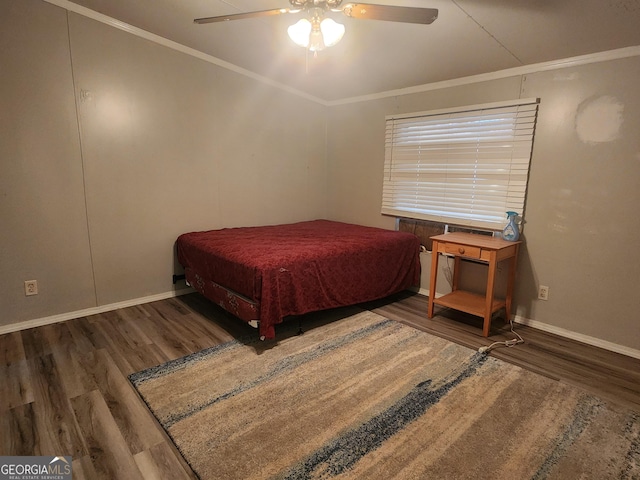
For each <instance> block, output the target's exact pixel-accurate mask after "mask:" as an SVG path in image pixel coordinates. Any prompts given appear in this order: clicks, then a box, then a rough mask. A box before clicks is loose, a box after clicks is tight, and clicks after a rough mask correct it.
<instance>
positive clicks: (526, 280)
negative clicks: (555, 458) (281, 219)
mask: <svg viewBox="0 0 640 480" xmlns="http://www.w3.org/2000/svg"><path fill="white" fill-rule="evenodd" d="M638 78H640V58H639V57H632V58H626V59H622V60H612V61H607V62H600V63H593V64H590V65H583V66H576V67H572V68H565V69H559V70H554V71H542V72H539V73H533V74H528V75H521V76H515V77H511V78H504V79H499V80H493V81H485V82H481V83H475V84H469V85H464V86H458V87H451V88H442V89H439V90H432V91H427V92H422V93H415V94H410V95H403V96H397V97H391V98H383V99H375V100H373V99H372V100H370V101H362V102H358V103H348V104H344V105H340V106H335V107H332V108H331V109H330V112H329V123H328V124H329V135H328V138H329V145H328V161H329V167H328V168H329V178H330V185H329V198H330V205H329V208H330V215H331V216H332V217H334V218H338V219H340V220H344V221H352V222H360V223H366V224H370V225H378V226H383V227H391V226H392V225H393V219H391V218H386V217H384V216H382V215H380V213H379V212H380V206H381V197H382V169H383V162H384V122H385V120H384V117H385V115H389V114H393V113H397V112H401V113H405V112H416V111H424V110H431V109H438V108H444V107H453V106H459V105H473V104H481V103H487V102H492V101H499V100H509V99H517V98H531V97H539V98H540V110H539V117H538V126H537V130H536V134H535V140H534V147H533V157H532V163H531V171H530V179H529V188H528V197H527V204H526V214H525V221H526V224H525V226H524V235H523V240H524V242H525V243H524V248H523V249H522V253H521V255H520V258H519V272H518V276H517V283H516V296H515V305H516V313H517V315H518V317H519V319H520V320H521V321H530V320H533V323H534V324H537V326H542V327H544V328H548V329H550V330H555V331H558V332H560V333H569V334H572V335H573V334H574V333H575V334H576V335H573V336H576V337H577V338H580V337H584V338H585V339H588V340H596V342H595V343H598V342H599V341H602V342H601V343H602V344H603V345H605V346H611V345H613V346H616V348H617V346H621V347H622V348H620V349H618V350H620V351H624V350H625V349H627V350H635V351H636V352H637V351H638V350H640V329H639V328H638V326H637V322H636V320H637V316H638V306H639V303H638V286H637V279H638V278H640V250H639V249H638V239H639V238H640V215H638V214H637V213H636V212H635V210H636V206H637V205H638V203H639V201H640V193H639V192H640V189H639V188H638V186H639V185H640V135H638V131H640V88H638ZM356 120H357V121H356ZM422 258H423V276H422V285H421V287H422V288H423V289H426V290H429V286H428V271H429V269H430V257H429V256H428V255H423V256H422ZM471 269H472V270H473V267H471ZM472 275H473V276H475V277H476V278H478V279H481V278H482V275H481V274H480V275H479V274H478V273H477V272H475V273H474V272H472ZM441 284H442V282H439V283H438V290H439V291H440V288H441ZM539 284H544V285H548V286H549V287H550V299H549V300H548V301H541V300H537V288H538V285H539ZM442 288H443V289H444V288H446V284H444V285H443V286H442ZM609 344H611V345H609Z"/></svg>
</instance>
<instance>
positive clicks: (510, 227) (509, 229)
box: [502, 212, 520, 242]
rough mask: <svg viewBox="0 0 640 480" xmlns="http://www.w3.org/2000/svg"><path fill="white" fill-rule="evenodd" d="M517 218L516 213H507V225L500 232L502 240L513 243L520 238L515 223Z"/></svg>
mask: <svg viewBox="0 0 640 480" xmlns="http://www.w3.org/2000/svg"><path fill="white" fill-rule="evenodd" d="M517 216H518V214H517V213H516V212H507V225H506V226H505V227H504V230H502V238H504V239H505V240H509V241H510V242H515V241H516V240H518V238H520V229H519V228H518V224H517V223H516V217H517Z"/></svg>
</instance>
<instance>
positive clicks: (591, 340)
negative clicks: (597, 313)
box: [418, 288, 640, 359]
mask: <svg viewBox="0 0 640 480" xmlns="http://www.w3.org/2000/svg"><path fill="white" fill-rule="evenodd" d="M418 294H420V295H424V296H426V297H428V296H429V290H427V289H425V288H421V289H420V290H418ZM440 296H442V295H441V294H436V298H437V297H440ZM513 321H514V322H515V323H519V324H520V325H526V326H527V327H531V328H535V329H537V330H542V331H543V332H548V333H552V334H554V335H558V336H559V337H564V338H568V339H570V340H575V341H577V342H580V343H584V344H586V345H591V346H594V347H598V348H602V349H604V350H609V351H611V352H615V353H620V354H622V355H626V356H627V357H632V358H637V359H640V350H637V349H635V348H631V347H625V346H624V345H619V344H617V343H613V342H608V341H606V340H602V339H600V338H596V337H591V336H589V335H584V334H582V333H578V332H574V331H572V330H567V329H564V328H560V327H556V326H554V325H549V324H548V323H544V322H540V321H538V320H532V319H530V318H525V317H521V316H519V315H514V316H513Z"/></svg>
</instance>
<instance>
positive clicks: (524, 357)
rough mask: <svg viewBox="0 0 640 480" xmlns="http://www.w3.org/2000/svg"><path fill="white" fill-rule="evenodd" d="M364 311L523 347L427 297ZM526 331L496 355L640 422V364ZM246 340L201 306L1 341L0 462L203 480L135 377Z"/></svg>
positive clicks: (240, 328)
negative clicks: (430, 312)
mask: <svg viewBox="0 0 640 480" xmlns="http://www.w3.org/2000/svg"><path fill="white" fill-rule="evenodd" d="M364 307H365V308H367V309H370V310H373V311H376V312H378V313H380V314H381V315H383V316H385V317H387V318H392V319H396V320H398V321H402V322H404V323H406V324H408V325H412V326H414V327H416V328H419V329H421V330H425V331H427V332H430V333H433V334H436V335H439V336H442V337H444V338H447V339H450V340H452V341H455V342H457V343H460V344H463V345H465V346H468V347H471V348H473V349H477V348H478V347H479V346H481V345H487V344H488V343H490V342H491V341H499V340H503V339H506V338H512V337H513V334H512V333H510V332H509V329H508V328H507V327H504V328H502V329H501V328H500V327H501V323H500V322H498V323H497V325H496V326H497V328H496V329H495V330H494V332H493V333H494V335H493V336H492V337H490V338H489V339H485V338H483V337H481V336H480V330H481V328H480V327H481V325H480V319H475V318H472V317H468V316H462V315H459V314H454V313H453V312H451V311H448V310H444V311H442V312H441V315H439V316H436V317H434V318H433V319H431V320H429V319H427V318H426V309H427V299H426V297H423V296H420V295H407V294H400V295H397V296H395V297H393V298H390V299H387V300H386V301H381V302H372V303H369V304H366V305H364ZM349 313H353V309H342V310H336V311H333V312H332V313H330V314H329V315H326V314H324V315H317V314H315V315H309V316H305V317H304V318H302V321H301V324H302V326H303V327H304V328H313V326H314V325H316V324H318V323H322V322H324V321H326V319H327V318H328V317H335V316H336V315H338V316H339V315H342V314H344V315H346V314H349ZM292 322H295V320H293V321H292ZM295 324H296V326H297V322H295ZM516 328H517V331H518V332H519V333H520V334H521V335H522V336H523V337H524V339H525V342H526V343H525V344H523V345H518V346H516V347H513V348H499V349H496V350H493V351H492V352H491V355H494V356H496V357H498V358H501V359H503V360H505V361H508V362H511V363H514V364H516V365H520V366H522V367H524V368H528V369H531V370H533V371H535V372H538V373H541V374H543V375H546V376H549V377H551V378H555V379H559V380H562V381H565V382H568V383H571V384H574V385H577V386H579V387H581V388H584V389H586V390H589V391H591V392H594V393H596V394H598V395H600V396H601V397H603V398H606V399H609V400H612V401H616V402H619V403H622V404H624V405H629V406H632V407H634V408H635V409H637V410H638V411H640V360H636V359H632V358H629V357H625V356H622V355H618V354H615V353H611V352H607V351H604V350H601V349H598V348H595V347H590V346H586V345H582V344H579V343H577V342H573V341H570V340H566V339H563V338H559V337H556V336H553V335H550V334H547V333H544V332H540V331H537V330H534V329H531V328H527V327H523V326H516ZM287 329H288V331H290V330H291V329H290V328H289V327H287ZM503 332H504V333H503ZM283 334H284V331H283ZM245 335H257V333H256V331H255V330H253V329H252V328H251V327H249V326H247V325H246V324H244V323H242V322H241V321H239V320H236V319H234V318H232V317H231V316H229V315H228V314H225V313H224V312H222V311H221V310H220V309H219V308H218V307H216V306H214V305H212V304H211V303H209V302H208V301H206V300H204V299H202V298H201V297H200V296H198V295H197V294H191V295H185V296H183V297H179V298H175V299H170V300H163V301H159V302H154V303H149V304H145V305H139V306H136V307H130V308H126V309H121V310H117V311H113V312H108V313H104V314H100V315H94V316H91V317H86V318H79V319H75V320H70V321H67V322H63V323H57V324H54V325H48V326H44V327H39V328H35V329H29V330H23V331H21V332H15V333H10V334H6V335H2V336H0V379H1V382H0V455H3V456H6V455H25V456H30V455H59V456H60V455H72V456H73V478H74V479H76V480H77V479H83V478H86V479H101V478H104V479H131V480H135V479H139V478H141V479H142V478H143V479H155V478H166V479H174V480H175V479H183V478H196V477H195V475H194V474H193V472H192V471H191V469H190V468H189V466H188V465H187V464H186V463H185V461H184V460H183V459H182V457H181V456H180V454H179V453H178V452H177V451H176V450H175V447H174V446H173V444H172V443H171V441H170V440H169V439H168V437H167V436H166V434H165V433H164V431H163V430H162V428H161V427H160V426H159V425H158V423H157V422H156V420H155V419H154V417H153V416H152V415H151V414H150V413H149V411H148V410H147V408H146V406H145V404H144V402H143V401H142V400H141V399H140V398H139V397H138V395H137V393H136V391H135V390H134V389H133V387H132V386H131V384H130V383H129V381H128V379H127V375H129V374H131V373H133V372H137V371H139V370H142V369H144V368H147V367H150V366H153V365H157V364H159V363H162V362H165V361H167V360H170V359H174V358H178V357H181V356H184V355H187V354H189V353H192V352H196V351H199V350H201V349H203V348H207V347H210V346H213V345H216V344H219V343H222V342H225V341H228V340H230V339H232V338H237V337H241V336H245ZM273 346H277V345H275V344H274V345H273Z"/></svg>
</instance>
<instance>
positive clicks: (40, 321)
mask: <svg viewBox="0 0 640 480" xmlns="http://www.w3.org/2000/svg"><path fill="white" fill-rule="evenodd" d="M194 291H195V290H194V289H193V288H184V289H182V290H172V291H170V292H164V293H158V294H156V295H150V296H148V297H141V298H134V299H131V300H126V301H124V302H117V303H110V304H108V305H101V306H99V307H92V308H87V309H84V310H76V311H74V312H67V313H62V314H60V315H52V316H50V317H44V318H36V319H33V320H27V321H24V322H18V323H12V324H11V325H3V326H0V335H3V334H5V333H12V332H17V331H20V330H26V329H27V328H34V327H42V326H44V325H51V324H52V323H58V322H65V321H67V320H73V319H74V318H80V317H86V316H89V315H97V314H99V313H104V312H110V311H112V310H117V309H119V308H127V307H133V306H135V305H142V304H144V303H150V302H156V301H158V300H166V299H167V298H173V297H179V296H180V295H186V294H187V293H193V292H194ZM417 293H418V294H419V295H424V296H425V297H428V296H429V290H427V289H425V288H420V289H419V290H418V291H417ZM436 296H437V297H440V296H441V295H440V294H436ZM513 321H514V322H515V323H519V324H520V325H526V326H528V327H531V328H536V329H538V330H542V331H544V332H548V333H552V334H554V335H558V336H560V337H564V338H569V339H571V340H575V341H578V342H581V343H585V344H587V345H592V346H594V347H599V348H603V349H605V350H609V351H611V352H616V353H620V354H622V355H626V356H628V357H632V358H637V359H640V350H637V349H635V348H631V347H625V346H624V345H619V344H617V343H613V342H608V341H606V340H602V339H600V338H596V337H591V336H589V335H584V334H582V333H578V332H573V331H571V330H566V329H564V328H560V327H556V326H554V325H549V324H547V323H544V322H539V321H538V320H532V319H530V318H525V317H521V316H519V315H514V318H513Z"/></svg>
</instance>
